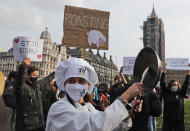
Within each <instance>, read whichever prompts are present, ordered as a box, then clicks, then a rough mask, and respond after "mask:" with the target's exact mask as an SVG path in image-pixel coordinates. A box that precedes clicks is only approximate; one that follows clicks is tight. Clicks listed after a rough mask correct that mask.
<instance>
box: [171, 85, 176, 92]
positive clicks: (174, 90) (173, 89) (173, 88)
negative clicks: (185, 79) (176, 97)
mask: <svg viewBox="0 0 190 131" xmlns="http://www.w3.org/2000/svg"><path fill="white" fill-rule="evenodd" d="M170 90H171V92H177V91H178V86H172V87H171V88H170Z"/></svg>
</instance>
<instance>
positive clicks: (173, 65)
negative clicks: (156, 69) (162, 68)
mask: <svg viewBox="0 0 190 131" xmlns="http://www.w3.org/2000/svg"><path fill="white" fill-rule="evenodd" d="M166 63H167V65H166V69H172V70H190V67H189V66H188V64H189V59H188V58H166Z"/></svg>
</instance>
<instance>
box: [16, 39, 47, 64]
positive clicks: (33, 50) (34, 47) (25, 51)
mask: <svg viewBox="0 0 190 131" xmlns="http://www.w3.org/2000/svg"><path fill="white" fill-rule="evenodd" d="M42 52H43V40H42V39H35V38H28V37H16V38H14V39H13V54H14V59H15V60H17V61H23V60H24V58H30V60H31V61H38V62H40V61H42Z"/></svg>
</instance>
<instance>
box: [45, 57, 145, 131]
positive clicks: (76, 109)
mask: <svg viewBox="0 0 190 131" xmlns="http://www.w3.org/2000/svg"><path fill="white" fill-rule="evenodd" d="M55 81H56V83H57V85H58V88H60V89H61V90H63V91H66V93H67V94H66V96H65V97H64V98H62V99H61V100H60V101H57V102H55V103H54V104H53V105H52V106H51V107H50V110H49V112H48V119H47V123H46V131H111V130H113V129H114V128H116V127H117V126H118V125H119V123H120V122H122V120H123V119H125V118H126V117H129V114H130V112H131V109H134V108H135V109H136V107H137V105H138V104H139V101H138V100H134V101H133V102H132V103H131V105H132V107H131V106H129V104H128V100H129V99H130V98H133V97H135V96H137V95H142V92H143V89H142V86H143V84H142V83H134V84H133V85H132V86H130V87H129V88H128V89H127V90H126V91H125V92H124V93H123V94H122V95H121V96H120V97H119V98H118V99H116V100H115V101H114V103H112V104H111V105H110V106H109V107H107V108H106V109H105V111H98V110H96V109H95V108H94V107H93V105H92V104H91V103H87V102H85V97H86V96H87V92H88V91H89V90H91V88H92V87H93V85H95V84H96V83H97V82H98V77H97V74H96V72H95V70H94V68H93V67H92V66H91V65H90V64H89V63H88V62H87V61H85V60H84V59H82V58H73V57H70V58H69V59H67V60H65V61H63V62H62V63H60V64H59V66H58V67H57V68H56V71H55Z"/></svg>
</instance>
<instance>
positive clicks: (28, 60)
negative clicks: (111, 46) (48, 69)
mask: <svg viewBox="0 0 190 131" xmlns="http://www.w3.org/2000/svg"><path fill="white" fill-rule="evenodd" d="M30 63H31V62H30V58H25V59H24V61H23V62H22V64H23V65H24V66H26V67H28V66H29V65H30Z"/></svg>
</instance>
